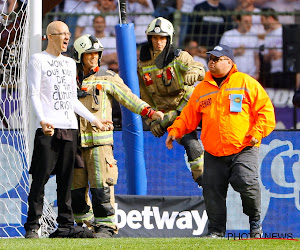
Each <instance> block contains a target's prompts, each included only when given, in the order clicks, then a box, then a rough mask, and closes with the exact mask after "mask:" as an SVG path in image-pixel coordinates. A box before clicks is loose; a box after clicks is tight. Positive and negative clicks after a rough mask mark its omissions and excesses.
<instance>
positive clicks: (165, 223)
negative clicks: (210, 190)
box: [115, 203, 208, 235]
mask: <svg viewBox="0 0 300 250" xmlns="http://www.w3.org/2000/svg"><path fill="white" fill-rule="evenodd" d="M115 212H116V213H115V218H116V224H117V225H118V227H119V228H123V227H125V225H126V224H127V225H128V226H129V227H130V228H132V229H139V228H141V227H144V228H145V229H149V230H151V229H154V228H155V227H156V228H157V229H164V228H167V229H173V228H174V227H177V228H178V229H193V221H194V222H195V223H196V228H195V229H194V230H193V235H201V234H202V233H203V231H204V228H205V225H206V223H207V220H208V217H207V214H206V210H204V211H203V214H202V217H200V215H199V211H198V210H191V211H182V212H177V211H173V212H172V213H171V214H169V212H168V211H163V212H162V213H161V212H160V210H159V207H151V206H145V207H144V210H143V211H138V210H131V211H129V212H128V214H126V213H125V211H123V210H122V209H119V208H118V203H116V204H115ZM152 217H153V218H154V222H153V223H151V219H152ZM152 221H153V220H152Z"/></svg>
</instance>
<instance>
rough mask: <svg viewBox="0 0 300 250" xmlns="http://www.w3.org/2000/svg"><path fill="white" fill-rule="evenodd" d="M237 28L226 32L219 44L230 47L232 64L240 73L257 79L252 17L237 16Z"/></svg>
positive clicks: (256, 54) (256, 43)
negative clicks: (232, 58)
mask: <svg viewBox="0 0 300 250" xmlns="http://www.w3.org/2000/svg"><path fill="white" fill-rule="evenodd" d="M235 20H236V23H237V28H236V29H232V30H228V31H226V32H225V33H224V34H223V36H222V37H221V40H220V44H225V45H227V46H229V47H231V48H232V49H233V51H234V62H235V64H236V66H237V68H238V70H239V71H240V72H243V73H246V74H248V75H250V76H252V77H253V78H254V79H256V80H258V79H259V69H260V63H259V56H258V49H259V42H258V37H257V36H256V34H254V33H253V32H251V26H252V16H250V15H237V16H236V19H235Z"/></svg>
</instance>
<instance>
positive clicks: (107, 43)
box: [93, 16, 118, 68]
mask: <svg viewBox="0 0 300 250" xmlns="http://www.w3.org/2000/svg"><path fill="white" fill-rule="evenodd" d="M93 27H94V33H93V35H94V36H95V37H96V38H97V39H99V40H100V42H101V43H102V45H103V46H104V48H105V51H103V53H102V59H101V67H106V68H107V65H108V64H109V63H112V62H118V57H117V49H116V46H117V45H116V38H115V37H114V36H107V35H106V34H105V28H106V21H105V17H104V16H95V18H94V21H93ZM106 48H107V49H106Z"/></svg>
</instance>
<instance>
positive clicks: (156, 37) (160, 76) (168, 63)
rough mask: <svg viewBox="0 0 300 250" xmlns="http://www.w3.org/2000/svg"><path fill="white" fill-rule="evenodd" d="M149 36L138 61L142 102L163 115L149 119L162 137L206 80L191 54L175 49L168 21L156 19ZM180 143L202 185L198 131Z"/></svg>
mask: <svg viewBox="0 0 300 250" xmlns="http://www.w3.org/2000/svg"><path fill="white" fill-rule="evenodd" d="M146 35H147V39H148V42H147V43H146V44H145V45H143V46H142V47H141V51H140V59H139V62H138V76H139V83H140V92H141V99H142V100H144V101H146V102H147V103H149V104H150V105H151V107H152V108H153V109H156V110H160V111H162V112H163V113H164V115H165V116H164V119H163V120H160V121H158V120H156V121H153V120H150V119H148V120H146V124H148V125H149V127H150V130H151V132H152V134H153V135H154V136H155V137H161V136H163V135H164V134H165V133H166V131H167V128H168V127H169V126H171V125H172V124H173V122H174V120H175V119H176V117H177V116H178V115H179V114H180V112H181V111H182V109H183V108H184V107H185V105H186V104H187V102H188V100H189V98H190V96H191V94H192V92H193V90H194V84H195V82H196V81H200V80H202V79H203V77H204V74H205V70H204V68H203V65H202V64H201V63H199V62H196V61H194V60H193V57H192V56H191V55H190V54H189V53H188V52H186V51H182V50H180V49H175V48H174V46H173V36H174V27H173V25H172V23H171V22H170V21H168V20H167V19H165V18H162V17H158V18H156V19H154V20H153V21H152V22H151V23H150V24H149V26H148V28H147V30H146ZM177 142H178V143H179V144H181V145H183V146H184V148H185V151H186V154H187V157H188V162H189V163H190V167H191V172H192V176H193V179H194V180H195V182H197V183H198V185H199V186H201V180H202V173H203V152H204V150H203V147H202V144H201V142H199V141H198V138H197V131H196V130H194V131H193V132H191V133H189V134H187V135H185V136H184V137H183V138H182V139H180V140H178V141H177Z"/></svg>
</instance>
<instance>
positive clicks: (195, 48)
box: [183, 38, 207, 71]
mask: <svg viewBox="0 0 300 250" xmlns="http://www.w3.org/2000/svg"><path fill="white" fill-rule="evenodd" d="M183 49H184V50H185V51H186V52H188V53H190V55H191V56H192V57H193V59H194V61H196V62H200V63H202V64H203V67H204V69H205V71H207V62H206V58H205V59H204V58H202V57H201V56H200V48H199V45H198V43H197V41H193V40H190V39H189V38H187V39H186V40H185V42H184V48H183Z"/></svg>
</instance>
